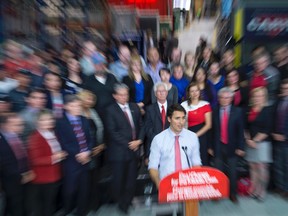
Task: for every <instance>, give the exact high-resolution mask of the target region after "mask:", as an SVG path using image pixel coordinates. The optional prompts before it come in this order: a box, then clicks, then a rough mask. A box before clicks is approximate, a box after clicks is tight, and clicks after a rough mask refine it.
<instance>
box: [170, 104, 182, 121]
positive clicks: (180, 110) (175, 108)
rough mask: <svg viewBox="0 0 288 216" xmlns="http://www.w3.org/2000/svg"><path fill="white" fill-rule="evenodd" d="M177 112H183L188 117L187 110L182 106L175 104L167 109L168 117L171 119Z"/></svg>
mask: <svg viewBox="0 0 288 216" xmlns="http://www.w3.org/2000/svg"><path fill="white" fill-rule="evenodd" d="M175 111H179V112H183V113H184V114H185V115H186V110H185V109H184V107H183V106H181V105H180V104H173V105H171V106H170V107H168V109H167V117H169V118H171V117H172V115H173V113H174V112H175Z"/></svg>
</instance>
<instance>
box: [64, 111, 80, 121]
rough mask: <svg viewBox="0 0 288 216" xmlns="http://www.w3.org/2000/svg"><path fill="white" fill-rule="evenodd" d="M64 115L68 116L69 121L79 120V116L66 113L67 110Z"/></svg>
mask: <svg viewBox="0 0 288 216" xmlns="http://www.w3.org/2000/svg"><path fill="white" fill-rule="evenodd" d="M66 116H67V118H68V120H69V121H70V122H72V121H79V119H80V117H79V116H73V115H71V114H70V113H68V112H66Z"/></svg>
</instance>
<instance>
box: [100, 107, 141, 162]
mask: <svg viewBox="0 0 288 216" xmlns="http://www.w3.org/2000/svg"><path fill="white" fill-rule="evenodd" d="M128 105H129V108H130V111H131V115H132V118H133V122H134V125H135V133H136V140H137V139H141V140H144V135H145V131H144V127H143V125H142V116H141V113H140V109H139V107H138V106H137V104H135V103H129V104H128ZM106 114H107V115H106V119H105V122H104V124H105V128H106V130H107V133H108V149H107V151H108V160H110V161H126V160H131V159H135V158H137V157H138V156H139V150H137V151H135V152H134V151H132V150H130V149H129V148H128V143H129V142H131V141H132V128H131V125H130V123H129V122H128V121H127V118H126V116H125V114H124V112H123V111H122V109H121V108H120V106H119V105H118V104H117V103H114V104H112V105H111V106H109V107H108V108H107V113H106Z"/></svg>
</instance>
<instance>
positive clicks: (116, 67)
mask: <svg viewBox="0 0 288 216" xmlns="http://www.w3.org/2000/svg"><path fill="white" fill-rule="evenodd" d="M109 69H110V70H111V71H112V73H113V74H114V75H115V77H116V78H117V80H118V81H119V82H122V79H123V77H124V76H127V75H128V67H125V66H124V65H123V64H122V62H121V61H120V60H118V61H116V62H114V63H112V64H110V68H109Z"/></svg>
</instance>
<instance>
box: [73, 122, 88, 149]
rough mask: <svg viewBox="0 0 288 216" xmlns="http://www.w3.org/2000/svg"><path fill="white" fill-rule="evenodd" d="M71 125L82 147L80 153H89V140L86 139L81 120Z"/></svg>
mask: <svg viewBox="0 0 288 216" xmlns="http://www.w3.org/2000/svg"><path fill="white" fill-rule="evenodd" d="M71 123H72V126H73V131H74V133H75V136H76V138H77V141H78V144H79V147H80V152H85V151H87V150H88V146H87V140H86V137H85V133H84V131H83V130H82V125H81V122H80V120H73V121H72V122H71Z"/></svg>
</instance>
